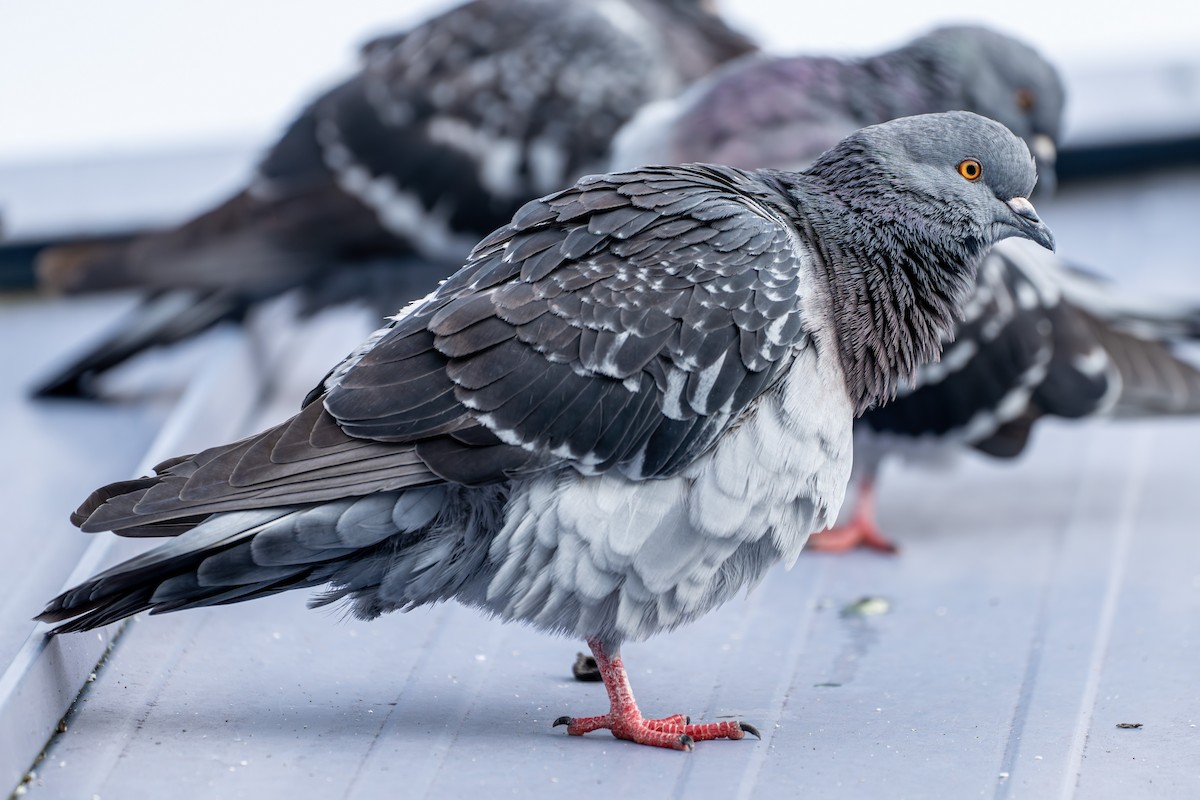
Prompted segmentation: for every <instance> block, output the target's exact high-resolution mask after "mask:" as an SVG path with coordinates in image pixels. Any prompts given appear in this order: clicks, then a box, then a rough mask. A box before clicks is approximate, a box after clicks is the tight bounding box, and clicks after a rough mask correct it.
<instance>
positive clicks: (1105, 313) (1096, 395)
mask: <svg viewBox="0 0 1200 800" xmlns="http://www.w3.org/2000/svg"><path fill="white" fill-rule="evenodd" d="M1198 338H1200V306H1198V305H1197V304H1195V303H1189V302H1182V301H1169V300H1146V299H1143V298H1139V297H1136V296H1132V297H1131V296H1130V295H1129V294H1128V292H1125V291H1122V290H1121V289H1120V288H1119V287H1117V286H1115V285H1113V284H1111V283H1107V282H1105V281H1103V280H1101V279H1099V278H1097V277H1094V276H1093V275H1090V274H1088V273H1086V272H1083V271H1081V270H1078V269H1076V268H1073V267H1071V266H1069V265H1067V264H1065V263H1063V262H1062V261H1061V260H1060V259H1058V258H1056V257H1055V256H1054V255H1053V254H1051V253H1048V252H1046V251H1045V250H1043V249H1041V248H1037V247H1027V246H1025V243H1023V242H1019V241H1012V242H1005V243H1004V245H1002V246H1000V247H997V248H996V249H995V250H993V251H992V253H991V254H990V255H989V256H988V257H987V259H986V260H985V261H984V262H983V264H982V266H981V267H980V268H979V277H978V287H977V289H976V291H975V294H974V296H973V297H972V298H971V300H970V301H969V302H968V303H967V307H966V317H965V319H964V320H963V321H962V322H961V323H960V324H959V326H958V330H957V332H956V334H955V336H954V338H953V340H951V339H949V338H948V339H947V340H946V342H945V348H946V349H945V351H944V352H943V353H942V359H941V362H940V363H936V364H927V365H924V366H922V367H920V368H919V369H918V370H917V376H916V380H915V381H913V383H912V384H911V386H909V387H906V388H903V389H901V391H900V394H899V396H898V397H897V398H896V399H895V400H894V401H892V402H890V403H888V404H887V405H885V406H883V407H882V408H877V409H873V410H871V411H869V412H867V413H866V414H864V415H863V416H862V417H861V418H860V419H859V420H858V421H857V422H856V423H855V426H854V472H853V476H852V478H851V485H852V487H853V491H854V500H853V504H852V508H851V510H850V514H849V518H848V520H847V522H846V524H844V525H841V526H839V527H837V528H836V529H834V530H832V531H828V532H825V533H821V534H818V535H816V536H814V537H813V539H812V540H811V542H810V547H812V548H813V549H822V550H844V549H848V548H850V547H853V546H855V545H858V544H863V545H866V546H868V547H872V548H874V549H878V550H883V551H886V552H890V551H892V550H894V549H895V548H894V546H893V545H892V544H891V543H890V542H889V541H888V540H887V539H886V538H885V537H884V536H883V535H882V534H881V533H880V531H879V528H878V525H877V523H876V519H875V509H874V485H875V479H876V475H877V474H878V471H879V467H880V462H881V460H882V459H883V458H884V457H885V456H886V455H889V454H893V455H900V456H904V457H907V458H908V459H910V460H917V461H920V460H938V459H941V458H943V457H944V456H945V455H946V454H947V453H946V450H947V448H950V449H953V448H957V447H963V446H965V447H972V448H974V449H976V450H978V451H980V452H983V453H986V454H988V455H991V456H995V457H997V458H1013V457H1015V456H1017V455H1019V454H1020V453H1021V452H1022V451H1024V449H1025V447H1026V445H1027V444H1028V442H1029V436H1030V433H1031V432H1032V429H1033V425H1034V423H1036V422H1037V421H1038V420H1039V419H1041V418H1043V417H1048V416H1055V417H1066V418H1072V419H1074V418H1080V417H1091V416H1120V417H1149V416H1161V415H1169V414H1200V371H1198V370H1197V369H1196V367H1194V366H1193V365H1192V364H1190V363H1188V362H1187V361H1185V360H1183V359H1182V358H1180V357H1179V356H1178V355H1176V353H1175V352H1174V350H1175V349H1177V346H1178V345H1179V344H1180V343H1181V342H1182V341H1183V340H1187V339H1198Z"/></svg>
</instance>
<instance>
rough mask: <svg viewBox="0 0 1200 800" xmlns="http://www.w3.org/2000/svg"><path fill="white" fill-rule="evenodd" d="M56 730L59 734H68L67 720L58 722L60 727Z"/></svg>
mask: <svg viewBox="0 0 1200 800" xmlns="http://www.w3.org/2000/svg"><path fill="white" fill-rule="evenodd" d="M56 730H57V731H58V732H59V733H66V732H67V721H66V720H65V719H60V720H59V721H58V727H57V728H56Z"/></svg>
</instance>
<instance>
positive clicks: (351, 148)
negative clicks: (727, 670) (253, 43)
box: [35, 0, 752, 395]
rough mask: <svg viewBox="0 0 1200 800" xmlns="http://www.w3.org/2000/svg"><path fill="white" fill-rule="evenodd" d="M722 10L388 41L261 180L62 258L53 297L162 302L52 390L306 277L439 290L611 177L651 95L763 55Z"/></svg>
mask: <svg viewBox="0 0 1200 800" xmlns="http://www.w3.org/2000/svg"><path fill="white" fill-rule="evenodd" d="M705 6H706V4H705V3H703V2H701V1H700V0H607V1H606V2H603V3H600V2H590V1H589V0H475V1H474V2H471V3H468V4H466V5H462V6H459V7H457V8H454V9H452V10H450V11H448V12H446V13H444V14H442V15H440V16H438V17H436V18H434V19H432V20H429V21H428V22H426V23H424V24H422V25H420V26H418V27H416V28H414V29H412V30H410V31H407V32H405V33H400V34H396V35H392V36H385V37H383V38H380V39H377V40H375V41H372V42H370V43H369V44H367V45H366V46H365V47H364V48H363V50H362V67H361V69H360V71H359V72H358V73H357V74H356V75H354V76H353V77H352V78H350V79H349V80H347V81H346V82H345V83H342V84H341V85H339V86H336V87H334V88H333V89H331V90H329V91H328V92H326V93H325V94H323V95H321V96H320V97H318V98H317V99H316V100H315V101H313V103H312V104H311V105H310V106H309V107H308V108H307V109H306V110H305V111H304V112H303V113H302V114H301V115H300V117H299V118H298V119H297V120H296V121H295V122H293V123H292V125H291V127H289V128H288V130H287V131H286V133H284V135H283V137H282V138H281V139H280V140H279V142H277V143H276V144H275V146H274V147H273V148H272V149H271V150H270V152H268V153H267V155H266V157H265V158H264V160H263V161H262V163H261V164H260V165H259V168H258V172H257V174H256V176H255V177H254V179H253V181H252V182H251V184H250V185H249V186H248V187H247V188H246V189H245V190H243V191H241V192H239V193H237V194H236V195H235V196H234V197H232V198H230V199H229V200H228V201H226V202H225V203H223V204H221V205H220V206H218V207H217V208H215V209H213V210H211V211H209V212H207V213H205V214H203V215H201V216H199V217H197V218H196V219H194V220H192V221H190V222H188V223H186V224H184V225H183V226H182V227H180V228H177V229H173V230H168V231H164V232H161V233H154V234H149V235H147V236H144V237H142V238H140V239H136V240H135V241H133V242H132V243H131V244H129V245H127V246H122V247H118V248H104V247H100V248H97V247H96V246H83V247H64V248H58V249H55V250H51V251H47V252H46V253H45V254H44V256H43V257H42V259H41V263H40V264H39V272H40V275H41V279H42V283H43V285H45V286H47V287H49V288H51V289H57V290H60V291H67V292H85V291H95V290H101V289H110V288H117V287H137V288H145V289H148V290H150V291H152V292H155V294H154V295H153V296H152V297H151V299H150V301H149V302H148V303H147V305H146V307H145V308H143V309H141V310H140V311H139V312H138V313H137V314H135V315H133V316H132V317H131V318H130V319H129V320H128V321H126V322H125V323H124V324H123V325H122V326H121V327H120V328H119V329H118V330H116V331H115V332H114V333H113V334H112V335H111V336H110V338H108V339H107V340H106V341H103V342H102V343H100V344H99V345H97V346H95V347H94V348H92V349H91V350H89V351H88V352H86V353H85V354H84V355H83V356H81V357H80V358H79V359H77V360H76V361H74V362H73V363H71V364H69V365H67V366H66V367H65V368H63V369H61V370H60V371H59V372H57V373H56V374H54V375H53V376H51V377H49V378H48V379H46V380H45V381H44V382H43V383H42V384H41V386H40V387H38V388H37V389H36V390H35V393H37V394H40V395H75V394H81V393H82V394H91V393H94V389H93V387H92V386H91V382H92V379H93V378H94V376H95V375H97V374H99V373H101V372H103V371H105V370H107V369H109V368H111V367H112V366H114V365H116V364H119V363H121V362H122V361H124V360H125V359H127V358H129V357H130V356H132V355H135V354H137V353H139V352H141V351H142V350H145V349H146V348H149V347H153V346H155V345H160V344H169V343H172V342H175V341H179V340H180V339H184V338H187V337H189V336H192V335H194V334H196V333H198V332H200V331H202V330H204V329H206V328H207V327H209V326H211V325H213V324H215V323H216V322H218V321H220V320H222V319H229V318H234V319H237V318H240V317H241V316H242V315H243V314H244V313H245V312H246V311H247V309H248V308H250V307H252V306H253V305H254V304H256V303H258V302H260V301H261V300H263V299H264V298H267V297H271V296H274V295H277V294H279V293H281V292H283V291H286V290H289V289H293V288H296V287H301V288H303V289H305V290H306V300H307V305H308V310H312V309H314V308H319V307H322V306H324V305H327V304H330V303H332V302H339V301H345V300H346V299H347V298H351V299H366V300H368V301H370V300H374V301H376V303H377V304H378V305H379V306H380V307H381V308H382V309H383V310H382V311H381V312H380V313H381V314H384V313H390V312H391V311H393V310H395V309H396V308H397V304H398V303H401V302H407V301H408V300H409V299H411V298H412V297H419V296H421V295H423V294H424V293H425V292H427V291H429V289H430V288H432V287H433V286H435V285H436V283H437V281H438V280H439V279H441V278H443V277H445V276H446V275H447V274H449V273H450V272H451V271H453V269H454V268H455V267H457V266H458V265H461V264H462V259H464V258H465V257H466V255H467V253H468V252H469V251H470V249H471V245H473V244H474V243H475V242H476V241H477V240H478V239H479V238H480V237H481V236H484V235H486V234H488V233H489V232H491V231H492V230H493V229H494V228H496V227H497V226H499V225H503V224H504V223H505V222H506V221H507V220H508V219H509V218H511V217H512V214H513V212H514V211H516V210H517V208H519V207H520V206H521V204H522V203H524V202H526V201H527V200H530V199H532V198H534V197H537V196H539V195H542V194H545V193H547V192H551V191H554V190H556V189H561V188H562V187H564V186H566V185H568V184H570V183H571V181H573V180H575V178H577V177H579V176H580V175H582V174H585V173H586V172H589V171H597V170H602V169H603V168H604V167H605V164H606V161H607V157H608V148H609V145H610V143H611V140H612V137H613V135H614V134H615V133H616V131H617V129H618V128H619V127H620V126H621V125H622V124H623V123H624V122H625V121H626V120H628V119H629V118H630V117H631V116H632V115H633V113H634V112H635V111H636V110H637V108H638V107H639V106H641V105H642V104H643V103H646V102H648V101H650V100H654V99H656V98H660V97H667V96H670V95H672V94H674V93H675V92H677V91H679V90H680V89H681V88H682V87H684V86H686V85H687V84H688V83H690V82H691V81H692V80H694V79H696V78H699V77H700V76H701V75H703V74H705V73H706V72H708V71H709V70H711V69H712V68H714V67H715V66H717V65H718V64H720V63H722V62H723V61H725V60H727V59H729V58H732V57H734V56H737V55H741V54H743V53H746V52H747V51H749V50H751V49H752V45H751V44H750V43H749V41H748V40H747V39H746V38H745V37H743V36H742V35H741V34H738V33H736V32H734V31H733V30H731V29H730V28H728V27H726V25H725V24H724V23H723V22H722V21H721V20H720V19H719V18H718V17H716V16H715V15H714V14H712V13H710V12H709V11H708V10H707V9H706V7H705Z"/></svg>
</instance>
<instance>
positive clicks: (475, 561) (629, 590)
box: [40, 112, 1053, 750]
mask: <svg viewBox="0 0 1200 800" xmlns="http://www.w3.org/2000/svg"><path fill="white" fill-rule="evenodd" d="M1035 180H1036V174H1035V170H1034V164H1033V159H1032V158H1031V157H1030V154H1029V150H1028V148H1027V147H1026V146H1025V144H1024V143H1023V142H1022V141H1021V140H1020V139H1018V138H1016V137H1015V136H1013V135H1012V134H1011V133H1010V132H1009V131H1007V130H1006V129H1005V128H1004V127H1003V126H1001V125H999V124H998V123H996V122H993V121H991V120H987V119H984V118H983V117H979V116H977V115H975V114H969V113H965V112H954V113H949V114H936V115H928V116H920V117H911V118H906V119H901V120H896V121H893V122H889V123H885V124H882V125H878V126H874V127H870V128H866V129H863V130H861V131H858V132H857V133H855V134H853V135H852V136H850V137H849V138H847V139H846V140H845V141H844V142H842V143H841V144H840V145H838V146H837V147H835V148H833V149H832V150H830V151H829V152H827V153H826V154H825V155H824V156H822V158H820V159H819V160H818V161H817V162H816V163H815V164H814V165H813V166H812V167H811V168H809V169H808V170H806V171H805V172H803V173H786V172H775V171H763V172H746V171H743V170H739V169H736V168H732V167H719V166H705V165H692V166H683V167H647V168H644V169H639V170H635V171H630V172H624V173H617V174H610V175H593V176H589V177H586V178H583V179H581V180H580V181H579V182H578V183H576V184H575V186H573V187H572V188H569V189H566V190H564V191H561V192H558V193H556V194H552V195H549V196H548V197H544V198H542V199H540V200H536V201H532V202H530V203H528V204H526V205H525V206H523V207H522V208H521V209H520V210H519V211H518V212H517V213H516V215H515V216H514V217H513V219H512V222H511V223H510V224H509V225H507V226H505V227H503V228H500V229H499V230H497V231H495V232H494V233H492V234H491V235H490V236H488V237H486V238H485V239H484V240H483V241H481V242H480V243H479V244H478V245H477V246H476V248H475V249H474V250H473V251H472V254H471V256H470V258H469V259H468V260H467V263H466V266H465V267H464V268H463V269H462V270H460V271H459V272H458V273H456V274H455V275H454V276H453V277H451V278H449V279H448V280H447V281H446V282H445V283H443V284H441V286H439V288H438V289H437V290H436V291H435V292H433V293H431V294H430V295H429V296H428V297H426V298H425V299H424V300H422V301H418V302H416V303H414V304H412V305H411V306H410V307H409V308H408V309H406V310H405V311H403V312H401V313H400V314H398V315H397V316H396V318H395V319H394V321H393V323H392V324H391V325H389V326H388V327H386V328H384V329H382V330H380V331H378V332H377V333H376V334H375V335H373V336H372V337H370V338H369V339H368V341H367V342H366V343H364V345H362V346H361V347H360V348H359V349H358V350H357V351H356V352H355V353H353V354H352V355H351V356H349V357H348V358H347V359H346V360H345V361H344V362H342V363H341V364H340V365H338V366H337V367H335V368H334V369H333V370H332V371H331V372H330V373H329V374H328V375H327V377H326V378H325V380H323V381H322V384H321V386H320V387H318V388H317V389H316V390H314V392H313V394H312V395H310V398H309V401H308V402H307V404H306V405H305V406H304V408H303V409H302V410H301V411H300V413H299V414H297V415H296V416H295V417H293V418H292V419H290V420H288V421H286V422H284V423H282V424H280V425H279V426H277V427H275V428H271V429H270V430H267V431H265V432H263V433H260V434H258V435H256V436H251V437H249V438H247V439H244V440H242V441H240V442H235V443H233V444H229V445H224V446H220V447H215V448H212V449H210V450H207V451H205V452H202V453H199V454H197V455H193V456H181V457H178V458H173V459H171V460H169V461H166V462H164V463H163V464H160V465H159V466H158V467H157V468H156V473H157V474H156V475H155V476H153V477H144V478H139V479H136V480H132V481H124V482H121V483H115V484H112V485H110V486H107V487H104V488H102V489H99V490H97V491H96V492H94V493H93V494H92V496H91V497H90V498H88V500H86V501H85V502H84V504H83V505H82V506H81V507H80V508H79V510H78V511H77V512H76V513H75V515H74V516H73V518H72V519H73V520H74V521H75V523H76V524H78V525H79V526H80V527H81V528H83V529H84V530H85V531H89V532H90V531H104V530H111V531H115V532H116V533H118V534H122V535H127V536H165V537H173V538H170V539H169V540H168V541H167V542H165V543H163V544H161V545H160V546H158V547H157V548H155V549H153V550H150V551H148V552H146V553H145V554H143V555H140V556H137V557H136V558H133V559H131V560H129V561H127V562H125V563H123V564H119V565H117V566H115V567H113V568H111V569H109V570H107V571H105V572H103V573H101V574H99V575H97V576H95V577H93V578H92V579H90V580H88V581H86V582H85V583H83V584H81V585H80V586H77V587H74V588H72V589H69V590H67V591H66V592H64V593H63V594H61V595H60V596H59V597H57V598H55V599H54V600H52V601H50V603H49V604H48V605H47V607H46V609H45V611H44V612H43V614H42V615H41V617H40V618H41V619H43V620H45V621H49V622H58V623H61V624H60V625H59V627H58V628H56V629H55V630H56V632H64V631H78V630H86V629H89V628H94V627H96V626H99V625H104V624H106V623H109V622H112V621H115V620H118V619H121V618H123V617H127V616H129V615H131V614H136V613H138V612H140V611H143V610H147V609H149V610H150V611H152V612H165V611H173V610H177V609H182V608H190V607H196V606H205V605H214V604H223V603H233V602H238V601H242V600H248V599H251V598H254V597H260V596H263V595H269V594H272V593H275V592H280V591H284V590H287V589H294V588H302V587H314V586H322V585H327V584H328V585H329V588H328V589H327V590H326V591H325V593H323V594H321V595H318V597H317V598H316V599H315V601H314V604H315V605H324V604H328V603H333V602H337V601H344V602H347V603H348V604H349V605H350V607H351V609H352V610H353V612H354V613H355V614H356V615H358V616H360V617H365V618H371V617H375V616H377V615H379V614H381V613H384V612H388V611H395V610H403V609H409V608H413V607H416V606H420V605H424V604H429V603H435V602H438V601H442V600H449V599H455V600H458V601H459V602H461V603H464V604H466V605H469V606H475V607H478V608H481V609H483V610H485V611H486V612H488V613H490V614H492V615H495V616H497V617H499V618H501V619H503V620H506V621H522V622H526V623H528V624H531V625H534V626H536V627H538V628H540V629H542V630H545V631H548V632H552V633H557V634H563V635H570V636H577V637H580V638H582V639H585V640H586V641H587V642H588V644H589V646H590V648H591V650H592V653H593V655H594V656H595V657H596V660H597V662H598V664H599V667H600V672H601V676H602V678H603V680H604V683H605V686H606V688H607V689H608V694H609V698H610V701H611V706H610V709H609V712H608V713H606V714H603V715H600V716H595V717H574V718H572V717H562V718H560V719H558V720H556V722H555V725H566V728H567V732H568V733H570V734H573V735H582V734H584V733H588V732H590V731H594V730H598V729H604V728H607V729H609V730H610V731H611V732H612V733H613V735H614V736H617V737H618V738H622V739H629V740H631V741H634V742H638V743H641V744H646V745H654V746H659V747H667V748H674V749H679V750H690V749H691V748H692V746H693V744H694V742H695V741H698V740H702V739H717V738H729V739H741V738H743V737H744V736H745V734H746V733H751V734H757V731H756V729H755V728H754V727H753V726H752V725H748V724H746V723H743V722H739V721H736V720H727V721H722V722H715V723H707V724H699V723H697V724H693V723H691V722H690V721H689V720H688V718H687V717H685V716H684V715H682V714H677V715H673V716H668V717H665V718H662V719H647V718H644V717H643V716H642V714H641V711H640V710H639V708H638V706H637V703H636V702H635V700H634V696H633V692H632V690H631V688H630V685H629V677H628V674H627V673H626V670H625V668H624V665H623V663H622V660H621V656H620V648H621V644H622V643H623V642H625V641H637V640H642V639H645V638H647V637H649V636H651V635H653V634H656V633H659V632H662V631H667V630H671V629H673V628H676V627H678V626H680V625H683V624H685V623H687V622H690V621H692V620H694V619H696V618H698V617H700V616H702V615H703V614H705V613H706V612H708V611H709V610H711V609H713V608H715V607H716V606H718V605H720V604H721V603H723V602H725V601H726V600H729V599H730V598H731V597H733V596H734V595H735V594H736V593H737V592H738V591H739V590H740V589H741V588H743V587H750V586H753V585H754V584H755V583H756V582H757V581H758V580H760V579H761V578H762V576H763V575H764V573H765V570H766V569H767V568H768V567H769V566H771V565H772V564H774V563H776V562H778V561H784V562H786V563H789V564H790V563H791V562H793V561H794V560H795V559H796V558H797V556H798V555H799V552H800V550H801V548H802V547H803V546H804V543H805V540H806V538H807V537H808V535H809V533H810V532H811V531H813V530H819V529H821V528H823V527H825V526H826V525H828V524H829V523H830V522H831V521H832V520H833V518H834V516H835V515H836V513H837V510H838V507H839V506H840V504H841V501H842V497H843V494H844V492H845V489H846V483H847V480H848V478H849V475H850V466H851V465H850V459H851V449H852V445H851V427H852V423H853V419H854V416H855V415H856V414H858V413H861V412H862V411H863V410H864V409H866V408H868V407H869V406H871V405H873V404H875V403H877V402H878V401H879V400H881V399H883V398H886V397H888V396H890V395H891V394H892V393H893V392H894V391H895V389H896V387H897V385H898V384H899V383H900V382H901V381H902V380H905V379H907V378H910V377H911V375H912V373H913V370H914V369H915V368H916V365H917V364H919V363H922V362H924V361H927V360H929V359H930V358H931V357H933V356H934V355H935V354H936V352H937V349H938V348H939V347H940V342H941V337H942V336H944V335H945V334H946V333H947V332H948V331H949V329H950V326H951V324H952V320H953V319H954V318H955V317H956V316H958V315H959V314H960V312H961V303H962V301H963V299H964V298H965V297H966V295H967V293H968V290H969V289H970V287H971V286H972V284H973V281H974V272H975V269H976V267H977V265H978V263H979V261H980V260H981V259H982V257H983V255H984V254H985V253H986V252H987V250H988V249H989V248H990V247H991V246H992V245H993V244H994V243H995V242H996V241H998V240H1000V239H1002V238H1006V237H1012V236H1018V237H1025V238H1028V239H1030V240H1032V241H1036V242H1038V243H1039V244H1042V245H1045V246H1052V245H1053V238H1052V236H1051V234H1050V231H1049V230H1048V229H1047V228H1046V226H1045V225H1044V224H1043V223H1042V222H1041V221H1040V220H1039V219H1038V216H1037V214H1036V212H1035V211H1034V208H1033V206H1032V204H1030V202H1029V201H1028V200H1027V199H1025V197H1026V195H1028V194H1029V193H1030V191H1032V189H1033V186H1034V182H1035Z"/></svg>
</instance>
